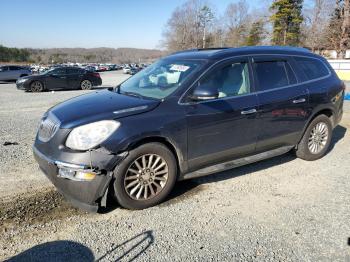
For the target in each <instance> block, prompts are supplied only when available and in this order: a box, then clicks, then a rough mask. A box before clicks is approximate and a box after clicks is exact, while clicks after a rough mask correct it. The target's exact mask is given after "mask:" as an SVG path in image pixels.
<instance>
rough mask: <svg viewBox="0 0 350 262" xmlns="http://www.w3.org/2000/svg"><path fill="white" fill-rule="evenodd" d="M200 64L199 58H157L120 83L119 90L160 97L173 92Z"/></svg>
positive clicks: (129, 93)
mask: <svg viewBox="0 0 350 262" xmlns="http://www.w3.org/2000/svg"><path fill="white" fill-rule="evenodd" d="M202 64H203V61H199V60H196V61H194V60H175V61H174V60H171V61H169V60H166V59H164V60H159V61H158V62H156V63H154V64H152V65H150V66H149V67H147V68H145V69H143V70H142V71H140V72H138V73H137V74H136V75H134V76H132V77H130V78H129V79H128V80H126V81H125V82H124V83H122V84H121V85H120V87H119V92H120V93H121V94H126V95H136V96H141V97H149V98H155V99H162V98H164V97H167V96H168V95H170V94H171V93H173V92H174V91H175V90H176V89H177V88H178V87H179V86H181V84H182V83H183V82H184V81H185V79H186V78H188V77H189V75H191V74H192V73H193V72H194V71H196V70H198V69H199V68H200V65H202Z"/></svg>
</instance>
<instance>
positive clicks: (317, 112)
mask: <svg viewBox="0 0 350 262" xmlns="http://www.w3.org/2000/svg"><path fill="white" fill-rule="evenodd" d="M319 115H325V116H327V117H328V118H329V119H330V121H331V123H332V127H333V128H334V127H335V120H334V115H335V112H334V109H332V108H331V107H322V108H319V109H318V110H315V111H314V112H313V114H311V116H310V117H309V119H308V121H307V123H306V125H305V126H304V129H303V132H302V133H301V136H300V138H299V140H298V144H299V143H300V141H301V139H302V138H303V136H304V134H305V132H306V130H307V128H308V127H309V125H310V123H311V122H312V121H313V120H314V119H315V118H316V117H317V116H319Z"/></svg>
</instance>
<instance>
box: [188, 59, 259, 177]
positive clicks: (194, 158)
mask: <svg viewBox="0 0 350 262" xmlns="http://www.w3.org/2000/svg"><path fill="white" fill-rule="evenodd" d="M251 83H252V78H251V70H250V65H249V60H248V58H246V57H244V58H235V59H232V60H228V61H226V62H223V63H222V64H219V65H218V66H216V67H215V68H214V69H212V70H210V71H209V72H207V73H206V74H205V76H204V77H203V78H202V79H200V80H199V82H198V86H200V85H201V84H206V85H208V84H209V85H211V86H212V87H213V88H215V89H218V91H219V98H217V99H213V100H206V101H202V102H192V103H188V104H186V105H184V106H185V107H186V108H185V111H186V118H187V126H188V164H189V168H190V169H191V170H194V169H197V168H200V167H204V166H209V165H212V164H217V163H221V162H225V161H229V160H232V159H234V158H239V157H241V156H245V155H249V154H253V153H254V151H255V144H256V139H257V136H256V134H257V131H256V128H257V126H256V111H257V106H258V101H257V96H256V94H255V93H254V89H253V86H252V84H251Z"/></svg>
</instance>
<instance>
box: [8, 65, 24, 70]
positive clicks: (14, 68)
mask: <svg viewBox="0 0 350 262" xmlns="http://www.w3.org/2000/svg"><path fill="white" fill-rule="evenodd" d="M9 68H10V70H12V71H14V70H21V69H22V68H21V67H19V66H9Z"/></svg>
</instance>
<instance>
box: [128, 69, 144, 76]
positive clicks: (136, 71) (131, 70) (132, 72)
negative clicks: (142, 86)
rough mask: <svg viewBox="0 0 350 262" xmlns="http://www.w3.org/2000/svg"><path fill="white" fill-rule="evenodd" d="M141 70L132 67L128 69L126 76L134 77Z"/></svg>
mask: <svg viewBox="0 0 350 262" xmlns="http://www.w3.org/2000/svg"><path fill="white" fill-rule="evenodd" d="M141 70H142V69H141V68H139V67H132V68H130V71H129V72H128V74H130V75H135V74H136V73H138V72H140V71H141Z"/></svg>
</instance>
